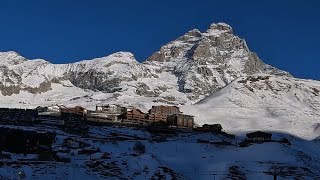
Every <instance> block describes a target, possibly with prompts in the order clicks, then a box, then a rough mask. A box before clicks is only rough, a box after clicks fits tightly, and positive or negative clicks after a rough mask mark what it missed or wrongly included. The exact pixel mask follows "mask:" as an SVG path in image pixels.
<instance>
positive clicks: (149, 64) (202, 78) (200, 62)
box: [0, 23, 290, 106]
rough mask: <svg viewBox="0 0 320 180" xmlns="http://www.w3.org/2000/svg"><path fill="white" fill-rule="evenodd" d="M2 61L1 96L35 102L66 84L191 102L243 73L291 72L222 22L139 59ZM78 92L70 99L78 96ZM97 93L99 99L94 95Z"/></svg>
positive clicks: (122, 96) (13, 57)
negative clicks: (264, 59)
mask: <svg viewBox="0 0 320 180" xmlns="http://www.w3.org/2000/svg"><path fill="white" fill-rule="evenodd" d="M0 65H1V68H0V73H1V74H0V77H1V78H0V91H1V94H2V96H3V97H5V98H7V99H11V100H12V101H14V99H19V101H20V100H21V98H14V97H19V95H20V94H23V97H25V94H29V96H32V97H33V98H36V99H37V98H38V99H37V102H39V103H41V102H43V101H41V99H43V97H45V96H46V95H44V94H45V93H46V94H50V92H54V91H59V90H60V89H55V88H57V87H58V86H64V87H68V88H65V89H64V90H63V91H64V92H66V94H67V92H68V90H67V89H69V90H70V91H71V92H73V93H75V92H78V90H80V91H86V92H88V93H87V94H86V95H85V99H87V100H88V99H90V100H94V101H99V102H100V101H104V100H107V101H108V102H109V101H114V102H120V103H126V102H125V101H124V100H128V97H132V98H131V99H133V98H136V99H139V100H133V101H132V100H130V99H129V101H128V102H127V103H128V104H130V103H134V102H153V103H166V104H191V103H195V102H197V101H199V100H201V99H203V98H204V97H206V96H208V95H210V94H211V93H213V92H216V91H217V90H219V89H221V88H222V87H224V86H226V85H227V84H228V83H230V82H231V81H232V80H234V79H236V78H238V77H241V76H245V75H250V74H253V73H257V72H259V73H267V74H276V75H286V76H290V75H289V73H287V72H284V71H281V70H278V69H276V68H274V67H272V66H269V65H267V64H264V63H263V62H262V61H261V60H260V59H259V57H258V56H257V55H256V54H255V53H253V52H251V51H250V50H249V48H248V46H247V44H246V42H245V41H244V40H243V39H241V38H239V37H237V36H236V35H234V34H233V30H232V28H231V27H230V26H229V25H227V24H224V23H218V24H212V25H211V26H210V28H209V29H208V30H206V31H205V32H203V33H201V32H200V31H199V30H197V29H194V30H191V31H189V32H187V33H186V34H184V35H183V36H181V37H179V38H178V39H176V40H174V41H172V42H169V43H168V44H166V45H164V46H163V47H161V48H160V50H159V51H158V52H155V53H154V54H153V55H152V56H151V57H150V58H148V60H146V61H145V62H143V63H139V62H138V61H137V60H136V59H135V58H134V55H133V54H132V53H129V52H118V53H114V54H112V55H109V56H107V57H102V58H96V59H92V60H84V61H80V62H77V63H71V64H51V63H50V62H48V61H45V60H42V59H34V60H28V59H26V58H24V57H22V56H21V55H19V54H17V53H16V52H12V51H10V52H2V53H0ZM77 88H81V89H77ZM75 89H77V91H75ZM78 93H79V94H81V92H78ZM78 93H75V96H76V97H72V98H70V99H73V98H78V99H79V98H82V97H81V96H80V97H79V96H78V95H76V94H78ZM111 93H112V94H111ZM97 94H98V96H99V98H95V97H94V95H97ZM61 95H62V96H60V98H59V99H60V100H63V102H53V103H66V102H68V101H69V100H70V99H68V98H69V96H66V98H64V94H63V93H62V94H61ZM8 96H9V97H10V96H14V97H12V98H8ZM48 98H51V97H48ZM51 99H52V98H51ZM60 100H59V101H60ZM141 100H142V101H141ZM31 101H32V100H25V102H24V103H26V104H29V103H31ZM143 105H144V103H140V106H143Z"/></svg>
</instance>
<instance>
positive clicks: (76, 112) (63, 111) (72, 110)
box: [60, 106, 87, 117]
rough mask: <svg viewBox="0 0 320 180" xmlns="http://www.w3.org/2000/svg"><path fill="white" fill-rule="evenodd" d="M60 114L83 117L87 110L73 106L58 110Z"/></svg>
mask: <svg viewBox="0 0 320 180" xmlns="http://www.w3.org/2000/svg"><path fill="white" fill-rule="evenodd" d="M60 112H61V114H74V115H80V116H83V117H85V116H86V114H87V110H86V109H85V108H84V107H81V106H75V107H72V108H67V107H65V108H60Z"/></svg>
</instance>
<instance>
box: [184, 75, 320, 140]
mask: <svg viewBox="0 0 320 180" xmlns="http://www.w3.org/2000/svg"><path fill="white" fill-rule="evenodd" d="M182 108H183V111H185V112H188V113H189V114H192V115H194V116H195V118H196V122H198V123H199V124H203V123H221V124H222V126H223V127H224V128H225V129H226V130H227V131H232V132H246V131H250V130H268V131H282V132H286V133H290V134H294V135H298V136H300V137H303V138H307V139H313V138H315V137H318V136H320V133H319V130H318V128H317V124H318V123H319V120H320V82H318V81H311V80H302V79H296V78H290V77H279V76H270V75H265V74H258V75H252V76H247V77H241V78H238V79H237V80H235V81H233V82H232V83H230V84H229V85H228V86H226V87H225V88H223V89H221V90H220V91H218V92H216V93H214V94H212V95H211V96H209V97H207V98H205V99H203V100H201V101H200V102H199V103H197V104H195V105H192V106H184V107H182Z"/></svg>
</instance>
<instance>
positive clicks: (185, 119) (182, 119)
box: [167, 114, 194, 128]
mask: <svg viewBox="0 0 320 180" xmlns="http://www.w3.org/2000/svg"><path fill="white" fill-rule="evenodd" d="M167 124H168V125H169V126H176V127H181V128H193V125H194V117H193V116H190V115H185V114H172V115H169V116H168V117H167Z"/></svg>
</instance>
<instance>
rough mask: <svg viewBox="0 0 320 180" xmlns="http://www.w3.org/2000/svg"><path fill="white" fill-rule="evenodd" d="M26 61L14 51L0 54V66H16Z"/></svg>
mask: <svg viewBox="0 0 320 180" xmlns="http://www.w3.org/2000/svg"><path fill="white" fill-rule="evenodd" d="M26 60H27V59H26V58H25V57H23V56H21V55H20V54H18V53H17V52H15V51H7V52H0V64H9V65H16V64H20V63H22V62H24V61H26Z"/></svg>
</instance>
